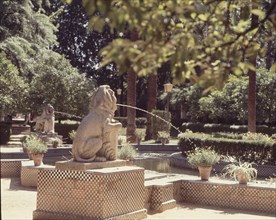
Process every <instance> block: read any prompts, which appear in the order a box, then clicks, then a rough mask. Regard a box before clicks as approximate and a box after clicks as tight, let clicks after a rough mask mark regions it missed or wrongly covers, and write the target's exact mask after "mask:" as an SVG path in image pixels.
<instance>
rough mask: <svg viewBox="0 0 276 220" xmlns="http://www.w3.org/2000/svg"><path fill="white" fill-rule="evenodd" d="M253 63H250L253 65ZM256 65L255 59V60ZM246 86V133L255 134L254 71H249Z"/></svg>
mask: <svg viewBox="0 0 276 220" xmlns="http://www.w3.org/2000/svg"><path fill="white" fill-rule="evenodd" d="M253 62H254V61H252V62H251V63H252V64H253ZM255 65H256V58H255ZM248 75H249V85H248V132H254V133H255V132H256V71H252V70H249V71H248Z"/></svg>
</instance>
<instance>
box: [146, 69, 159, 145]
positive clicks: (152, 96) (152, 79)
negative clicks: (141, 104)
mask: <svg viewBox="0 0 276 220" xmlns="http://www.w3.org/2000/svg"><path fill="white" fill-rule="evenodd" d="M147 93H148V100H147V111H148V112H152V110H153V109H155V108H156V103H157V100H156V96H157V75H155V74H151V75H149V77H148V88H147ZM151 117H152V116H151V115H150V114H147V129H146V136H145V140H150V139H152V131H151V130H152V122H151Z"/></svg>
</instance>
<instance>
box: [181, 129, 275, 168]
mask: <svg viewBox="0 0 276 220" xmlns="http://www.w3.org/2000/svg"><path fill="white" fill-rule="evenodd" d="M178 145H179V148H180V149H181V151H182V154H183V155H184V156H187V151H190V150H192V149H194V148H195V147H212V148H213V149H214V150H215V151H216V152H218V153H219V154H221V155H228V156H232V157H234V158H236V159H237V160H242V161H249V162H255V163H258V164H264V163H265V164H276V142H275V141H273V140H271V141H261V140H244V139H240V138H235V139H233V138H230V137H218V136H216V135H211V134H205V133H192V132H189V133H182V134H181V135H180V136H179V142H178Z"/></svg>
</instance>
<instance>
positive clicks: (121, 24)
mask: <svg viewBox="0 0 276 220" xmlns="http://www.w3.org/2000/svg"><path fill="white" fill-rule="evenodd" d="M66 2H71V1H70V0H67V1H66ZM82 2H83V5H84V7H85V9H86V11H87V13H88V15H89V16H90V20H89V27H90V28H92V29H94V30H98V31H101V30H102V29H103V27H104V26H105V25H106V24H108V25H109V26H110V27H111V30H116V31H117V32H118V33H120V32H121V33H125V32H126V31H129V32H132V33H136V34H137V35H138V37H137V39H134V40H129V39H120V38H119V39H116V40H114V41H112V42H111V43H110V44H109V45H108V46H106V47H105V48H104V49H103V50H102V53H101V54H102V55H103V56H104V61H103V62H102V65H103V66H105V65H106V64H108V63H110V62H115V63H116V65H117V68H118V71H119V72H120V73H124V72H127V71H129V70H131V69H132V70H134V71H135V72H136V73H137V74H138V75H140V76H145V75H149V74H152V73H156V72H157V69H158V68H160V67H161V66H162V64H163V63H165V62H169V63H170V68H171V74H172V77H173V78H174V82H175V83H180V82H183V81H185V80H186V79H187V78H188V79H189V80H190V81H192V82H198V83H200V84H204V85H205V86H207V87H208V86H211V85H215V86H217V87H221V86H222V85H223V82H225V80H226V79H227V76H228V74H235V75H238V76H240V75H241V74H247V72H248V70H255V65H254V64H252V59H254V58H255V59H256V57H257V56H258V58H263V57H264V56H265V55H266V47H267V46H268V42H271V41H272V39H273V35H274V34H275V32H273V30H275V8H276V2H275V1H268V0H267V1H250V0H245V1H238V0H234V1H228V0H195V1H183V0H167V1H163V0H144V1H140V0H133V1H124V0H111V1H101V0H83V1H82ZM95 12H99V13H100V14H99V16H94V14H95ZM266 30H268V31H266ZM270 30H272V31H270ZM269 45H270V46H271V45H273V43H272V44H269ZM274 61H275V60H274ZM274 61H273V60H271V62H274ZM271 64H272V63H271ZM271 64H270V66H271ZM272 66H273V65H272ZM275 67H276V66H275V65H274V66H273V70H275Z"/></svg>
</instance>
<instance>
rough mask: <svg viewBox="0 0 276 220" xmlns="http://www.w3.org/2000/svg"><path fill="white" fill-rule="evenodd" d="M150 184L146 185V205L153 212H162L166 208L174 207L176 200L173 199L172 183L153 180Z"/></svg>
mask: <svg viewBox="0 0 276 220" xmlns="http://www.w3.org/2000/svg"><path fill="white" fill-rule="evenodd" d="M152 184H153V185H148V186H147V187H146V189H147V196H146V200H145V202H146V203H145V205H146V207H147V208H148V209H151V210H153V211H155V212H163V211H165V210H167V209H171V208H174V207H175V206H176V201H175V200H174V199H173V192H174V189H173V184H172V183H160V182H159V183H157V182H156V183H154V182H153V183H152Z"/></svg>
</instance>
